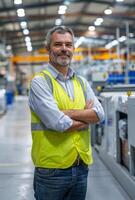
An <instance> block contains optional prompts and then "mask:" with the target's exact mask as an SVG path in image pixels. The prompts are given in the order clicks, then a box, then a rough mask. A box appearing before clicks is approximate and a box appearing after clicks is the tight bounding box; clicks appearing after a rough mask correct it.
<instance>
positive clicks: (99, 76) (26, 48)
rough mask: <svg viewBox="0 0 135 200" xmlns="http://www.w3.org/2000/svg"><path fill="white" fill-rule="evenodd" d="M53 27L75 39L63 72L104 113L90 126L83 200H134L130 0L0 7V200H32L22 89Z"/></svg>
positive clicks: (133, 7) (134, 22)
mask: <svg viewBox="0 0 135 200" xmlns="http://www.w3.org/2000/svg"><path fill="white" fill-rule="evenodd" d="M60 25H64V26H68V27H70V28H71V29H72V30H73V32H74V34H75V41H74V42H75V51H74V55H73V59H72V63H71V67H72V68H73V69H74V70H75V71H76V73H78V74H79V75H81V76H83V77H84V78H86V79H87V80H88V82H89V84H90V86H91V87H92V89H93V91H94V93H95V95H96V96H97V98H98V100H99V101H100V103H101V105H102V106H103V109H104V112H105V120H104V121H103V122H102V123H97V124H93V125H91V126H90V132H91V145H92V149H93V157H94V163H93V164H92V165H91V166H90V167H89V175H88V186H87V193H86V200H114V199H116V200H135V132H134V130H135V1H134V0H1V1H0V36H1V37H0V200H9V199H10V200H34V192H33V172H34V165H33V162H32V159H31V146H32V137H31V115H30V108H29V104H28V96H29V87H30V82H31V80H32V78H33V77H34V76H35V74H37V73H39V72H40V71H42V70H43V69H45V67H46V65H47V63H48V61H49V56H48V52H47V49H46V47H45V44H46V34H47V32H48V30H49V29H51V28H52V27H54V26H60ZM54 200H55V199H54ZM75 200H77V199H75Z"/></svg>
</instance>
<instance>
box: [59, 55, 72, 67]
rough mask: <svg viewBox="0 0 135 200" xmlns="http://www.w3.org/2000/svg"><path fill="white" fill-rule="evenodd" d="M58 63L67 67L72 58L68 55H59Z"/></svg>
mask: <svg viewBox="0 0 135 200" xmlns="http://www.w3.org/2000/svg"><path fill="white" fill-rule="evenodd" d="M57 63H58V64H59V65H60V66H62V67H67V66H68V65H70V63H71V58H70V57H68V56H58V57H57Z"/></svg>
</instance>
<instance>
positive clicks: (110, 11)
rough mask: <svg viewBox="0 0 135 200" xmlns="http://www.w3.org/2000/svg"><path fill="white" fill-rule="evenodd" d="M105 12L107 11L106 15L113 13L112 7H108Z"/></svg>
mask: <svg viewBox="0 0 135 200" xmlns="http://www.w3.org/2000/svg"><path fill="white" fill-rule="evenodd" d="M104 13H105V14H106V15H110V14H112V10H111V9H110V8H107V9H106V10H105V11H104Z"/></svg>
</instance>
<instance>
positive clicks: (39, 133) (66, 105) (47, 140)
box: [31, 70, 93, 169]
mask: <svg viewBox="0 0 135 200" xmlns="http://www.w3.org/2000/svg"><path fill="white" fill-rule="evenodd" d="M43 72H44V73H45V74H47V75H48V76H49V77H50V79H51V81H52V86H53V96H54V98H55V101H56V103H57V105H58V108H59V109H60V110H66V109H67V110H68V109H84V107H85V98H84V93H83V89H82V86H81V84H80V82H79V81H78V79H77V78H76V77H74V78H73V79H72V80H73V85H74V100H71V99H70V98H69V96H68V94H67V93H66V92H65V90H64V89H63V87H62V86H61V85H60V84H59V83H58V82H57V81H56V80H55V79H54V78H53V77H52V76H51V74H50V73H49V72H48V71H47V70H44V71H43ZM40 75H41V76H43V75H42V74H40ZM46 114H47V113H46ZM53 120H54V119H53V116H52V121H53ZM31 123H32V124H31V125H32V140H33V144H32V160H33V162H34V165H35V166H36V167H43V168H63V169H64V168H68V167H70V166H71V165H72V164H73V162H74V161H75V160H76V158H77V155H78V154H79V155H80V157H81V158H82V160H83V161H84V162H85V163H86V164H92V162H93V158H92V150H91V145H90V130H89V129H85V130H79V131H72V132H63V133H61V132H57V131H54V130H48V129H47V128H46V127H45V126H44V125H43V123H42V122H41V120H40V118H39V117H38V116H37V114H36V113H34V112H33V111H32V110H31Z"/></svg>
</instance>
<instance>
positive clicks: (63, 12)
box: [58, 10, 66, 15]
mask: <svg viewBox="0 0 135 200" xmlns="http://www.w3.org/2000/svg"><path fill="white" fill-rule="evenodd" d="M65 13H66V11H65V10H58V14H59V15H64V14H65Z"/></svg>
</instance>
